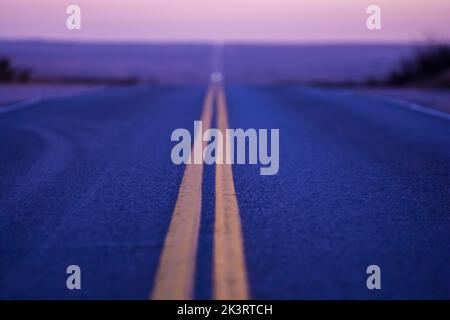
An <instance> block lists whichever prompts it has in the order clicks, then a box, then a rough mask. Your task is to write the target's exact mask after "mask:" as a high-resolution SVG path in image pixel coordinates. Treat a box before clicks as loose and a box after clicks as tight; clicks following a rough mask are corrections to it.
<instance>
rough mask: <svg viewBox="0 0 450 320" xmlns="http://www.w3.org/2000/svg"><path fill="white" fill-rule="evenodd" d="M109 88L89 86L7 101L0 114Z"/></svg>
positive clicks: (0, 108)
mask: <svg viewBox="0 0 450 320" xmlns="http://www.w3.org/2000/svg"><path fill="white" fill-rule="evenodd" d="M107 88H108V86H100V87H98V88H88V89H86V90H81V91H77V92H69V93H60V94H58V93H56V94H54V95H50V96H47V97H42V96H38V97H33V98H29V99H24V100H22V101H19V102H13V103H9V104H8V103H7V104H5V105H0V114H4V113H8V112H12V111H16V110H20V109H24V108H28V107H30V106H32V105H34V104H38V103H40V102H43V101H57V100H61V99H65V98H71V97H76V96H81V95H84V94H89V93H92V92H94V91H100V90H105V89H107Z"/></svg>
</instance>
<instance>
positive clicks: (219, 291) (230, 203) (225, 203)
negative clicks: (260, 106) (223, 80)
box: [213, 87, 249, 300]
mask: <svg viewBox="0 0 450 320" xmlns="http://www.w3.org/2000/svg"><path fill="white" fill-rule="evenodd" d="M217 124H218V129H219V130H220V131H221V132H222V134H223V137H224V139H228V138H227V136H226V134H225V130H226V129H227V128H228V115H227V104H226V99H225V93H224V90H223V88H222V87H220V88H219V89H218V92H217ZM226 146H228V147H229V146H230V144H229V143H225V146H223V145H222V146H221V147H219V148H218V152H217V158H218V159H225V158H224V157H223V156H224V154H223V152H225V150H224V147H226ZM229 154H230V153H229V152H226V153H225V155H229ZM224 162H225V163H230V162H228V161H224ZM213 268H214V279H213V280H214V298H215V299H220V300H225V299H232V300H243V299H248V298H249V288H248V281H247V272H246V266H245V255H244V246H243V240H242V228H241V221H240V217H239V207H238V202H237V198H236V191H235V188H234V180H233V171H232V168H231V164H216V203H215V224H214V267H213Z"/></svg>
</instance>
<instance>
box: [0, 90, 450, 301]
mask: <svg viewBox="0 0 450 320" xmlns="http://www.w3.org/2000/svg"><path fill="white" fill-rule="evenodd" d="M205 97H206V98H205ZM7 108H9V107H4V108H3V110H4V111H3V112H2V113H0V298H58V299H72V298H106V299H109V298H114V299H118V298H126V299H128V298H137V299H149V298H156V299H158V298H169V299H170V298H201V299H209V298H238V299H246V298H256V299H267V298H269V299H270V298H273V299H280V298H286V299H310V298H331V299H335V298H336V299H341V298H344V299H345V298H364V299H372V298H374V299H375V298H376V299H380V298H381V299H392V298H402V299H403V298H405V299H406V298H447V299H449V298H450V121H449V120H448V119H445V118H440V117H437V116H432V115H428V114H424V113H420V112H416V111H414V110H411V109H408V108H405V107H404V106H400V105H399V104H398V103H396V102H390V101H389V100H386V99H382V98H379V97H376V96H370V95H367V94H363V93H358V92H352V91H349V90H343V89H318V88H310V87H301V86H287V85H285V86H238V85H235V86H227V85H225V86H224V89H223V91H222V87H220V88H218V87H214V88H213V89H211V88H209V89H208V88H207V87H206V86H204V87H202V86H198V87H194V86H191V87H190V86H183V87H181V86H179V87H175V86H172V87H171V86H161V87H158V86H136V87H124V88H108V89H102V90H100V91H96V92H89V93H86V94H82V95H78V96H73V97H66V98H62V97H60V98H55V99H48V100H44V101H41V102H36V103H32V104H30V105H28V106H26V107H23V108H14V109H11V110H8V111H6V112H5V110H6V109H7ZM199 119H203V120H205V121H206V122H209V126H210V127H219V128H224V127H229V128H243V129H248V128H256V129H271V128H279V129H280V168H279V172H278V174H276V175H273V176H263V175H260V171H259V170H260V166H259V165H248V164H247V165H233V166H231V165H186V166H185V165H174V164H173V163H172V162H171V158H170V154H171V150H172V147H173V146H174V144H175V143H174V142H172V141H170V136H171V133H172V131H173V130H175V129H177V128H187V129H189V130H190V131H193V122H194V120H199ZM204 123H205V122H204ZM69 265H78V266H79V267H80V268H81V286H82V287H81V290H68V289H67V287H66V280H67V277H68V276H69V275H68V274H67V273H66V268H67V266H69ZM369 265H378V266H379V267H380V268H381V289H380V290H368V289H367V287H366V279H367V277H368V276H369V275H368V274H367V273H366V268H367V267H368V266H369Z"/></svg>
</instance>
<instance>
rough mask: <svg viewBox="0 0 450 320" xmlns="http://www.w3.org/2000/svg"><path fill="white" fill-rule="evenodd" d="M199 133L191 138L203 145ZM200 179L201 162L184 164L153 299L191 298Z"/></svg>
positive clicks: (205, 118) (209, 99)
mask: <svg viewBox="0 0 450 320" xmlns="http://www.w3.org/2000/svg"><path fill="white" fill-rule="evenodd" d="M214 92H215V87H213V86H211V87H210V88H209V89H208V92H207V94H206V97H205V101H204V104H203V111H202V117H201V120H202V122H203V130H207V129H209V128H210V126H211V118H212V110H213V100H214ZM202 135H203V132H198V133H197V135H196V136H195V137H194V139H195V140H196V142H197V145H200V144H203V147H205V146H206V143H205V142H203V143H202ZM194 145H195V144H194ZM194 153H195V152H194ZM191 156H192V155H191ZM194 156H195V155H194ZM193 158H194V157H192V160H193ZM202 179H203V164H194V162H193V163H192V164H187V165H186V168H185V170H184V175H183V180H182V182H181V185H180V188H179V191H178V198H177V202H176V205H175V209H174V211H173V215H172V220H171V222H170V226H169V231H168V232H167V236H166V239H165V242H164V247H163V251H162V254H161V257H160V261H159V266H158V270H157V273H156V278H155V284H154V288H153V293H152V296H151V298H152V299H158V300H161V299H167V300H181V299H192V297H193V291H194V278H195V262H196V256H197V244H198V235H199V228H200V215H201V207H202Z"/></svg>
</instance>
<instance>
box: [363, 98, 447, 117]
mask: <svg viewBox="0 0 450 320" xmlns="http://www.w3.org/2000/svg"><path fill="white" fill-rule="evenodd" d="M363 94H368V95H371V96H374V97H377V98H380V99H382V100H385V101H387V102H391V103H393V104H396V105H398V106H400V107H403V108H406V109H409V110H413V111H416V112H418V113H422V114H427V115H429V116H434V117H437V118H440V119H444V120H448V121H450V113H447V112H444V111H439V110H436V109H433V108H431V107H425V106H423V105H420V104H417V103H415V102H410V101H406V100H403V99H399V98H393V97H389V96H386V95H383V94H381V93H373V92H363Z"/></svg>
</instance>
